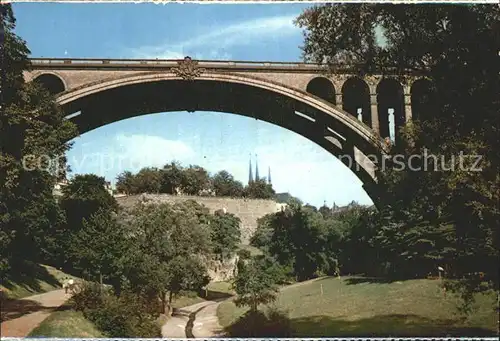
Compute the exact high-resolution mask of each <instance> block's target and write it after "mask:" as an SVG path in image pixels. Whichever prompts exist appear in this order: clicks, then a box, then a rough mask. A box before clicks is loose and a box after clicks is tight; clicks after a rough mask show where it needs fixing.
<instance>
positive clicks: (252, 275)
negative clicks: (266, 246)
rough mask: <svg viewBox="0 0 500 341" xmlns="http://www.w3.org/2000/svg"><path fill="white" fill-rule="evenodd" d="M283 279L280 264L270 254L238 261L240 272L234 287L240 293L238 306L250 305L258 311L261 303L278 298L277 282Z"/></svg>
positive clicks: (236, 301)
mask: <svg viewBox="0 0 500 341" xmlns="http://www.w3.org/2000/svg"><path fill="white" fill-rule="evenodd" d="M281 279H282V269H281V267H280V266H279V264H278V263H277V262H276V261H275V260H274V259H272V258H270V257H268V256H256V257H252V258H250V259H245V260H241V261H239V262H238V274H237V275H236V277H235V279H234V282H233V287H234V289H235V291H236V293H237V295H238V297H237V298H236V300H235V303H236V305H237V306H248V307H250V310H251V311H252V312H257V308H258V306H259V304H268V303H271V302H273V301H275V300H276V297H277V294H278V285H277V283H278V282H279V281H280V280H281Z"/></svg>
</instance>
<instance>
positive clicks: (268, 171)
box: [267, 166, 271, 184]
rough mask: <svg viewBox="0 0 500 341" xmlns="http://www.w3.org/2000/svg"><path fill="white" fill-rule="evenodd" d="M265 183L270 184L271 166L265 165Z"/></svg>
mask: <svg viewBox="0 0 500 341" xmlns="http://www.w3.org/2000/svg"><path fill="white" fill-rule="evenodd" d="M267 183H268V184H271V167H270V166H269V167H267Z"/></svg>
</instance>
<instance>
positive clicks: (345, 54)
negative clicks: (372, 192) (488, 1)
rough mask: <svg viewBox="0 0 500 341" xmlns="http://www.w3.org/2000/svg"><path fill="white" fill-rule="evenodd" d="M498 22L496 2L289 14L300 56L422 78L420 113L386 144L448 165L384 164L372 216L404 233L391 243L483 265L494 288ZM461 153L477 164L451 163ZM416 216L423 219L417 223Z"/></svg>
mask: <svg viewBox="0 0 500 341" xmlns="http://www.w3.org/2000/svg"><path fill="white" fill-rule="evenodd" d="M499 23H500V9H499V8H498V6H494V5H493V6H492V5H453V6H451V5H439V6H436V5H423V6H409V5H380V4H376V5H375V4H364V5H361V6H350V5H324V6H316V7H313V8H310V9H308V10H306V11H305V12H304V13H303V14H302V15H301V16H300V17H299V18H298V19H297V24H298V25H299V26H301V27H303V28H305V41H304V47H303V50H304V57H305V58H306V59H307V60H311V61H316V62H320V63H326V64H328V65H330V66H331V67H332V69H334V67H333V65H334V64H337V65H338V64H341V65H344V66H345V65H348V66H352V65H357V68H358V71H359V72H360V73H361V74H367V73H368V74H370V73H377V72H379V73H380V72H382V73H385V72H386V71H389V68H392V71H394V70H395V71H396V72H397V73H398V76H399V77H398V78H399V79H400V80H401V81H403V82H406V81H407V78H406V76H405V72H406V71H407V70H411V71H415V72H417V73H420V74H421V75H422V76H425V77H427V78H428V79H429V80H430V81H431V82H432V89H431V91H432V92H433V93H432V98H433V101H432V103H431V104H432V105H427V108H426V113H425V117H417V119H416V120H414V121H413V122H411V124H408V125H406V126H405V127H404V128H403V129H402V130H400V131H398V132H397V134H398V139H397V143H396V146H394V147H393V148H392V151H391V153H393V154H403V155H410V154H416V155H424V154H425V153H427V154H428V155H429V154H430V155H436V156H438V157H441V156H443V157H445V160H446V161H445V164H444V165H445V166H446V167H447V168H448V169H449V168H450V167H451V166H453V168H452V169H453V171H445V170H444V169H443V168H442V167H440V165H436V164H431V166H439V167H438V168H437V169H435V171H424V170H423V169H422V170H421V171H415V169H413V171H412V170H409V169H408V168H406V171H405V170H403V171H399V170H395V169H393V170H391V169H390V167H389V169H388V170H386V171H385V172H384V173H382V174H381V175H380V179H381V180H380V183H381V184H382V185H383V186H387V187H388V188H389V191H388V193H389V195H388V196H387V197H386V198H384V200H385V205H384V209H383V210H382V211H383V212H382V213H383V214H382V219H383V221H390V222H391V224H388V225H386V226H385V227H384V226H382V227H383V228H384V231H385V232H384V233H385V235H391V234H392V235H393V236H392V237H391V238H389V239H390V240H394V241H397V240H399V241H403V240H405V239H406V238H410V237H411V238H412V240H413V242H412V244H411V245H412V246H411V247H410V246H404V245H400V244H398V243H390V244H392V245H393V247H392V249H393V251H394V252H397V253H400V250H399V251H398V250H397V248H398V247H399V248H402V247H404V248H406V251H408V252H410V253H413V252H417V254H419V255H423V254H427V255H428V256H429V257H430V256H432V255H431V253H430V252H423V251H422V250H425V249H426V248H427V249H429V250H430V249H432V248H433V247H439V248H441V250H442V252H441V255H439V256H437V257H438V258H437V259H440V258H439V257H442V256H443V255H447V256H446V257H445V259H441V260H443V261H444V262H446V266H447V268H449V271H450V275H452V276H456V277H462V276H469V274H473V273H477V272H484V273H486V276H485V279H487V280H488V281H489V283H490V284H491V285H493V287H495V288H496V289H497V290H498V271H497V266H498V245H500V240H499V232H498V228H497V227H498V221H499V220H500V219H499V218H500V211H499V207H498V202H499V200H500V176H499V172H498V169H499V161H500V157H499V152H498V148H495V147H494V146H496V144H497V142H498V135H499V131H498V129H499V127H500V122H499V119H500V116H499V115H498V112H499V111H500V98H499V96H498V93H499V90H500V81H499V79H498V72H499V63H498V48H497V46H498V45H499V42H500V38H499V37H500V36H499V35H498V32H499V27H500V26H499V25H500V24H499ZM380 36H382V38H383V39H377V37H380ZM381 40H384V43H381V42H380V41H381ZM428 104H429V103H428ZM461 154H462V155H481V156H482V162H481V164H480V166H481V168H482V170H481V171H480V172H477V171H476V172H474V171H470V166H471V165H472V162H473V160H471V159H469V160H463V161H462V162H463V163H464V164H465V165H466V166H469V167H463V168H462V169H460V162H461V161H460V158H459V157H457V156H459V155H461ZM452 156H455V159H452ZM422 160H423V159H422ZM422 162H424V161H422ZM415 166H417V165H415ZM415 166H414V168H415ZM420 222H426V224H427V225H428V226H427V227H426V228H421V227H417V225H419V223H420ZM443 222H444V223H446V224H450V225H451V226H453V228H452V234H454V237H453V241H454V246H453V248H455V251H452V252H447V251H446V250H445V248H447V247H448V246H447V244H448V242H446V243H443V242H442V241H443V240H446V239H447V238H448V237H446V236H444V235H443V234H447V235H449V233H448V232H447V231H448V229H447V228H442V226H443ZM402 225H408V228H406V229H400V227H401V226H402ZM417 241H418V242H417ZM398 245H399V246H398ZM415 248H418V251H417V250H416V249H415ZM434 256H436V255H434ZM426 257H427V256H426ZM469 288H470V286H469Z"/></svg>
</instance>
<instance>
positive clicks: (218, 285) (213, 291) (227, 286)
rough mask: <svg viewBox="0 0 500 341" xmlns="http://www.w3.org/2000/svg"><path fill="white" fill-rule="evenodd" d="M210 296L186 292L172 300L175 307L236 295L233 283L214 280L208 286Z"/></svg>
mask: <svg viewBox="0 0 500 341" xmlns="http://www.w3.org/2000/svg"><path fill="white" fill-rule="evenodd" d="M207 291H208V292H207V294H208V297H206V298H205V297H200V296H198V295H196V293H194V292H191V293H186V294H185V295H181V296H178V297H176V298H174V299H173V300H172V305H173V307H174V308H182V307H187V306H190V305H193V304H196V303H200V302H204V301H206V300H207V299H208V300H214V299H220V298H226V297H230V296H231V295H234V293H233V292H232V290H231V283H229V282H212V283H210V284H208V286H207Z"/></svg>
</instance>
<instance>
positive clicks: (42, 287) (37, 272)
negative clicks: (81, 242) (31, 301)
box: [0, 262, 75, 298]
mask: <svg viewBox="0 0 500 341" xmlns="http://www.w3.org/2000/svg"><path fill="white" fill-rule="evenodd" d="M65 277H71V278H75V277H73V276H70V275H68V274H65V273H64V272H62V271H59V270H57V269H56V268H53V267H51V266H47V265H40V264H33V263H28V262H26V263H24V264H23V266H22V269H21V270H20V271H16V275H15V276H7V278H5V279H3V282H2V285H0V288H1V289H2V292H3V295H5V297H6V298H23V297H27V296H31V295H36V294H40V293H44V292H48V291H51V290H55V289H60V288H61V283H62V280H63V278H65Z"/></svg>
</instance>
